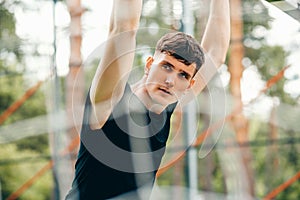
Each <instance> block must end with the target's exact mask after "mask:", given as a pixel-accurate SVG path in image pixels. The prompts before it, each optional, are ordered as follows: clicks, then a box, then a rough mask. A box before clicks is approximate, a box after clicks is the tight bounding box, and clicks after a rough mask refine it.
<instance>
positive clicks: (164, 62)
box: [160, 60, 174, 67]
mask: <svg viewBox="0 0 300 200" xmlns="http://www.w3.org/2000/svg"><path fill="white" fill-rule="evenodd" d="M160 63H161V64H164V65H169V66H171V67H174V65H172V64H171V63H170V62H168V61H166V60H163V61H161V62H160Z"/></svg>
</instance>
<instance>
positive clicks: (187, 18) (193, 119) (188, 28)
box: [183, 0, 198, 199]
mask: <svg viewBox="0 0 300 200" xmlns="http://www.w3.org/2000/svg"><path fill="white" fill-rule="evenodd" d="M192 8H193V6H192V1H191V0H183V30H184V32H185V33H187V34H190V35H193V34H194V24H195V21H194V16H193V12H192ZM183 117H184V124H183V128H184V133H185V135H186V142H187V144H188V145H191V144H192V143H193V140H194V139H195V137H196V133H197V109H196V100H193V101H192V102H190V103H189V104H188V105H187V106H186V108H185V109H184V115H183ZM186 162H187V165H188V168H187V169H186V170H187V176H188V189H189V192H188V199H195V197H196V196H197V193H198V178H197V177H198V174H197V171H198V170H197V151H196V149H194V148H193V147H190V148H189V149H188V152H187V161H186Z"/></svg>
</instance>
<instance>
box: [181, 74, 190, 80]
mask: <svg viewBox="0 0 300 200" xmlns="http://www.w3.org/2000/svg"><path fill="white" fill-rule="evenodd" d="M179 76H180V78H184V79H189V76H188V74H186V73H180V74H179Z"/></svg>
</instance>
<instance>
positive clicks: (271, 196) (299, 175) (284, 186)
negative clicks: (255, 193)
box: [263, 171, 300, 200]
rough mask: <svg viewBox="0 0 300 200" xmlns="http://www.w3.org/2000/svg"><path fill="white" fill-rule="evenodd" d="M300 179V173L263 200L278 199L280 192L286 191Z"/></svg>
mask: <svg viewBox="0 0 300 200" xmlns="http://www.w3.org/2000/svg"><path fill="white" fill-rule="evenodd" d="M299 178H300V171H299V172H298V173H297V174H296V175H294V176H293V177H292V178H290V179H288V180H287V181H286V182H284V183H282V184H281V185H279V186H278V187H277V188H275V189H274V190H272V191H271V192H270V193H269V194H268V195H267V196H266V197H265V198H263V200H271V199H273V198H274V197H276V196H277V195H278V194H279V193H280V192H282V191H283V190H285V189H286V188H287V187H289V186H290V185H292V184H293V183H294V182H295V181H297V180H298V179H299Z"/></svg>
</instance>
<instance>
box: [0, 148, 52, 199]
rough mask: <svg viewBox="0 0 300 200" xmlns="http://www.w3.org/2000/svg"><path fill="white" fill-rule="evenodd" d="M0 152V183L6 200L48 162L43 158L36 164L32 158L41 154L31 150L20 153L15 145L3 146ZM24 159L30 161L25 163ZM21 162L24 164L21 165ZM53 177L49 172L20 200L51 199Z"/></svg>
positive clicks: (36, 161)
mask: <svg viewBox="0 0 300 200" xmlns="http://www.w3.org/2000/svg"><path fill="white" fill-rule="evenodd" d="M0 152H1V154H0V179H1V180H0V181H1V187H2V197H3V198H4V199H5V198H7V197H8V196H9V195H10V194H12V193H13V192H15V191H16V189H17V188H19V187H20V186H21V185H22V184H23V183H25V182H26V181H27V180H28V179H29V178H31V177H32V176H33V175H34V174H35V173H36V172H37V171H38V170H39V169H41V168H42V167H43V166H44V165H45V164H46V163H47V162H48V160H46V159H42V158H41V159H38V160H35V162H34V161H31V160H30V158H33V157H37V156H38V155H39V154H38V153H36V152H34V151H30V150H22V151H19V150H18V149H17V147H16V145H14V144H7V145H1V146H0ZM24 158H28V159H27V160H25V161H24ZM19 160H21V161H23V162H21V163H19V162H18V161H19ZM5 161H6V162H5ZM8 161H10V162H8ZM51 176H52V174H51V171H49V172H48V173H46V174H45V175H44V176H42V177H41V178H40V179H39V180H38V181H37V182H35V184H34V185H33V186H32V187H31V188H29V190H27V191H26V192H25V193H24V194H23V195H22V196H21V197H20V198H18V199H22V200H25V199H28V200H31V199H41V200H42V199H50V194H51V192H50V190H51V188H52V187H53V186H52V184H53V183H52V177H51Z"/></svg>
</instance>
